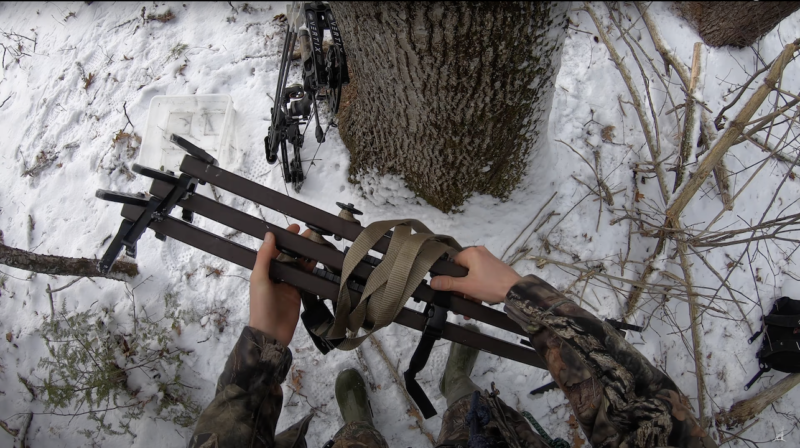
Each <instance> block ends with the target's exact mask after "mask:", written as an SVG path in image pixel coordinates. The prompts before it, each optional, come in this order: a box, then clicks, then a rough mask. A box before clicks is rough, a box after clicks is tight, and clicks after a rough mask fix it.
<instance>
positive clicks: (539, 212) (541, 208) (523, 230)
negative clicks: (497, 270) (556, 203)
mask: <svg viewBox="0 0 800 448" xmlns="http://www.w3.org/2000/svg"><path fill="white" fill-rule="evenodd" d="M556 193H558V192H557V191H554V192H553V195H552V196H550V199H548V200H547V202H545V203H544V205H542V206H541V207H540V208H539V211H538V212H536V215H535V216H534V217H533V219H531V221H530V222H529V223H528V225H526V226H525V228H523V229H522V230H521V231H520V232H519V235H517V237H516V238H514V241H512V242H511V244H509V245H508V247H506V250H504V251H503V255H501V256H500V259H501V260H502V259H503V258H505V256H506V253H507V252H508V250H509V249H511V246H513V245H514V243H516V242H517V240H518V239H519V237H521V236H522V234H523V233H524V232H525V231H526V230H527V229H528V227H530V226H531V225H532V224H533V222H534V221H536V218H538V217H539V215H540V214H541V213H542V211H543V210H544V208H545V207H547V205H548V204H550V201H552V200H553V198H554V197H556ZM528 238H530V236H528ZM527 241H528V239H527V238H526V239H525V241H524V242H523V243H522V244H523V245H524V244H525V243H526V242H527Z"/></svg>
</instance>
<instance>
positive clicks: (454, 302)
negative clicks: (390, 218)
mask: <svg viewBox="0 0 800 448" xmlns="http://www.w3.org/2000/svg"><path fill="white" fill-rule="evenodd" d="M171 188H172V186H171V185H170V184H168V183H166V182H163V181H160V180H154V181H153V184H152V186H151V187H150V194H152V195H154V196H156V197H158V198H161V197H163V196H164V195H165V194H167V193H169V191H170V190H171ZM178 205H180V206H181V207H183V208H184V209H186V210H191V211H193V212H195V213H197V214H199V215H202V216H205V217H206V218H209V219H211V220H214V221H216V222H218V223H220V224H223V225H225V226H228V227H230V228H232V229H235V230H239V231H241V232H244V233H246V234H248V235H250V236H252V237H255V238H258V239H261V238H263V236H264V234H265V233H266V232H268V231H269V232H272V233H273V234H274V235H275V240H276V244H277V245H278V246H279V247H281V248H285V249H289V250H291V251H293V252H296V253H298V254H300V255H302V256H304V257H308V258H311V259H314V260H317V261H318V262H320V263H322V264H324V265H327V266H331V267H333V268H336V269H338V270H341V269H342V265H343V264H344V254H343V253H342V252H339V251H338V250H335V249H332V248H330V247H326V246H324V245H321V244H318V243H315V242H313V241H310V240H309V239H307V238H303V237H302V236H300V235H296V234H294V233H292V232H289V231H287V230H285V229H283V228H282V227H280V226H276V225H274V224H271V223H268V222H265V221H262V220H261V219H258V218H256V217H254V216H251V215H248V214H247V213H244V212H241V211H239V210H236V209H234V208H232V207H228V206H227V205H224V204H221V203H219V202H216V201H214V200H211V199H210V198H207V197H205V196H202V195H199V194H196V193H195V194H192V195H191V196H189V198H188V199H184V200H182V201H180V202H179V203H178ZM372 270H373V268H372V266H370V265H368V264H367V263H364V262H361V263H359V264H358V265H357V266H356V269H355V270H354V271H353V275H354V276H355V277H358V278H360V279H362V280H366V279H367V278H368V277H369V275H370V274H371V273H372ZM434 294H435V291H434V290H433V289H431V287H430V286H428V285H427V284H424V283H422V284H420V285H419V287H417V289H416V290H415V291H414V292H413V293H412V294H411V296H412V297H414V298H415V299H418V300H422V301H423V302H426V303H430V302H432V301H433V296H434ZM450 310H451V311H453V312H454V313H456V314H461V315H464V316H467V317H470V318H472V319H475V320H477V321H479V322H484V323H486V324H489V325H492V326H494V327H497V328H501V329H503V330H506V331H510V332H512V333H516V334H518V335H520V336H523V337H525V338H527V337H528V334H527V333H526V332H525V331H524V330H523V329H522V328H520V326H519V325H518V324H517V323H516V322H514V321H512V320H511V319H509V318H508V316H507V315H506V314H505V313H503V312H501V311H498V310H496V309H493V308H490V307H487V306H483V305H481V304H478V303H475V302H472V301H469V300H465V299H463V298H461V297H455V296H453V297H452V299H451V306H450Z"/></svg>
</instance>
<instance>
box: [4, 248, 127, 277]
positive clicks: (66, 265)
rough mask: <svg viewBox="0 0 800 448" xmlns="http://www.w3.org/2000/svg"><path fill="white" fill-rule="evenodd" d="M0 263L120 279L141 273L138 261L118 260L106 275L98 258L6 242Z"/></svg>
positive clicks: (37, 271) (37, 269) (49, 272)
mask: <svg viewBox="0 0 800 448" xmlns="http://www.w3.org/2000/svg"><path fill="white" fill-rule="evenodd" d="M0 264H4V265H6V266H11V267H12V268H17V269H22V270H25V271H31V272H36V273H39V274H48V275H69V276H76V277H105V278H110V279H112V280H120V281H124V279H123V278H122V277H123V276H124V277H136V276H137V275H139V268H138V267H137V266H136V263H129V262H127V261H117V262H116V263H114V267H112V268H111V272H110V273H109V274H108V275H105V274H102V273H101V272H100V271H98V270H97V260H92V259H89V258H70V257H61V256H58V255H43V254H35V253H33V252H28V251H26V250H22V249H16V248H13V247H9V246H6V245H5V244H0Z"/></svg>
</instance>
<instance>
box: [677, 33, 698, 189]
mask: <svg viewBox="0 0 800 448" xmlns="http://www.w3.org/2000/svg"><path fill="white" fill-rule="evenodd" d="M702 49H703V44H701V43H700V42H697V43H695V44H694V54H693V56H692V78H691V81H690V83H689V90H688V91H687V94H686V102H685V104H686V114H685V115H684V124H683V136H682V137H681V146H680V152H679V153H678V154H679V155H678V166H677V167H676V169H675V184H674V185H673V186H672V192H673V193H675V191H677V190H678V187H680V186H681V183H683V178H684V176H686V166H687V165H688V164H689V163H690V160H691V158H692V155H693V154H694V151H693V150H692V149H693V148H694V147H695V142H696V141H697V137H696V136H695V134H696V131H699V128H700V126H701V123H700V120H699V119H698V117H697V115H698V110H697V105H696V102H695V99H694V95H695V90H696V89H697V82H698V79H699V78H700V51H701V50H702Z"/></svg>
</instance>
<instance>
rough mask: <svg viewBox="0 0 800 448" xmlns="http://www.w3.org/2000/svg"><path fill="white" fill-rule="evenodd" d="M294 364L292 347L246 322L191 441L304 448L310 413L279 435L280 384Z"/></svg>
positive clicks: (217, 446) (196, 447) (196, 446)
mask: <svg viewBox="0 0 800 448" xmlns="http://www.w3.org/2000/svg"><path fill="white" fill-rule="evenodd" d="M291 364H292V352H291V351H290V350H289V349H288V348H286V347H284V346H283V344H281V343H280V342H278V341H276V340H275V339H273V338H271V337H269V336H267V335H266V334H264V333H262V332H261V331H259V330H256V329H255V328H252V327H244V330H242V334H241V336H239V340H238V341H237V342H236V345H235V346H234V347H233V350H232V351H231V354H230V356H228V361H227V362H226V363H225V368H224V369H223V371H222V374H221V375H220V376H219V380H218V381H217V389H216V396H215V397H214V400H212V401H211V404H210V405H208V407H207V408H206V409H205V410H204V411H203V413H202V414H201V415H200V419H199V420H198V421H197V426H196V427H195V430H194V435H193V436H192V438H191V440H190V442H189V446H190V447H193V448H201V447H202V448H223V447H285V448H289V447H296V448H304V447H305V446H306V443H305V433H306V430H307V429H308V423H309V421H310V420H311V416H310V415H309V416H306V417H305V418H303V419H301V420H300V421H299V422H297V423H295V424H294V425H293V426H291V427H290V428H289V429H287V430H286V431H284V432H282V433H281V434H279V435H277V436H276V435H275V426H276V425H277V423H278V417H279V416H280V414H281V405H282V404H283V391H282V390H281V383H282V382H283V380H284V379H285V378H286V373H287V372H288V371H289V367H290V366H291Z"/></svg>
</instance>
